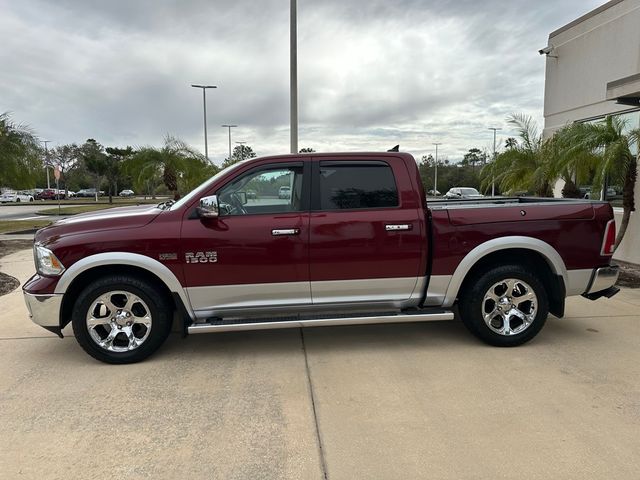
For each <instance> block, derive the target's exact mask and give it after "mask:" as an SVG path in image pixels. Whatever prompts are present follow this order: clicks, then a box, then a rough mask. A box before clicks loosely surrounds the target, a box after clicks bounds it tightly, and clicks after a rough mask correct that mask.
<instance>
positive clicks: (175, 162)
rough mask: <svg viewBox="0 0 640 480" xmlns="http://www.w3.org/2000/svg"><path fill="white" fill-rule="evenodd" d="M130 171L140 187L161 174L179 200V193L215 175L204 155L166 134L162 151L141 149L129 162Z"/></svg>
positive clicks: (160, 149)
mask: <svg viewBox="0 0 640 480" xmlns="http://www.w3.org/2000/svg"><path fill="white" fill-rule="evenodd" d="M126 170H127V172H128V173H129V174H130V175H131V176H132V177H134V181H135V182H136V184H137V185H144V184H145V180H146V179H148V178H154V177H157V176H158V175H160V176H161V177H162V182H163V183H164V185H165V186H166V187H167V189H168V190H169V191H170V192H172V193H173V197H174V200H178V199H179V198H180V193H179V191H180V190H182V191H189V190H192V189H193V188H194V187H196V186H197V185H198V184H199V183H202V182H203V181H204V180H206V179H207V178H209V177H210V176H212V175H214V174H215V173H216V171H217V169H216V167H215V166H214V165H211V164H209V163H208V162H207V160H206V158H205V157H204V155H202V154H201V153H198V152H196V151H195V150H194V149H192V148H191V147H190V146H188V145H187V144H186V143H185V142H183V141H182V140H180V139H178V138H176V137H173V136H171V135H167V136H166V137H165V138H164V145H163V146H162V147H161V148H156V147H150V146H148V147H142V148H140V149H138V151H137V152H136V153H135V154H134V155H133V156H132V157H131V159H130V160H128V161H127V165H126Z"/></svg>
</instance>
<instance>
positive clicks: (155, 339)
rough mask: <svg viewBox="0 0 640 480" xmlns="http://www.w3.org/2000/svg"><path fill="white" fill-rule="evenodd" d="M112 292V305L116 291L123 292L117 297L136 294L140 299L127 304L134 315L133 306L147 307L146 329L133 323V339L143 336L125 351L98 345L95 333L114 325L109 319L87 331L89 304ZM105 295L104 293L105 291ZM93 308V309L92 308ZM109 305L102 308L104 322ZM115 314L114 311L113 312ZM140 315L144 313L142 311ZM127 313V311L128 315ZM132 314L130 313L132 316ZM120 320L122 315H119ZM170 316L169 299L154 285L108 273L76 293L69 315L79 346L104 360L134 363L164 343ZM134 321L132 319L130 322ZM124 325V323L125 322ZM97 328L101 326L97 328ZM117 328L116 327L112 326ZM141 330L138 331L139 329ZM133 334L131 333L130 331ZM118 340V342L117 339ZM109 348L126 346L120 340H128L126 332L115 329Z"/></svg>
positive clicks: (138, 307)
mask: <svg viewBox="0 0 640 480" xmlns="http://www.w3.org/2000/svg"><path fill="white" fill-rule="evenodd" d="M110 292H111V293H112V294H113V295H112V296H111V297H110V299H111V300H113V301H114V303H113V306H116V307H119V306H120V305H117V302H119V301H120V300H119V299H118V298H117V297H118V295H121V294H120V293H119V292H123V295H121V298H124V299H125V300H126V298H127V297H126V296H125V295H126V294H129V295H131V297H130V298H133V296H135V297H138V299H139V300H141V301H140V302H134V306H132V307H131V312H132V314H133V315H134V316H135V312H134V308H136V309H138V310H140V309H142V310H141V311H142V312H144V311H146V310H147V309H148V314H150V321H149V323H150V326H149V327H148V329H149V330H148V332H147V331H146V328H147V327H146V326H144V325H141V324H140V325H137V327H139V328H137V331H138V333H136V334H135V335H136V340H138V338H137V336H138V335H139V336H140V337H142V336H144V335H145V334H146V337H145V338H144V339H143V340H142V342H141V344H140V345H139V346H136V347H134V348H133V349H132V350H127V351H110V350H108V349H107V348H106V347H101V346H100V345H98V343H97V340H96V339H95V336H98V338H99V337H100V334H101V333H104V334H105V336H108V334H109V333H110V332H111V329H112V328H113V326H112V325H116V324H114V323H113V322H112V323H111V324H110V325H107V327H108V328H109V329H108V330H107V329H106V327H103V326H102V325H101V326H99V327H97V328H94V329H92V332H93V333H90V332H89V327H88V325H87V315H88V313H89V310H90V309H91V308H92V306H94V305H95V302H98V299H99V298H100V297H101V296H103V295H105V294H108V293H110ZM107 296H108V295H107ZM101 308H102V307H100V306H94V309H93V312H94V313H93V314H92V315H95V312H99V311H100V310H101ZM96 309H97V310H96ZM109 311H110V309H109V308H108V307H105V308H104V309H103V310H102V312H104V315H105V316H104V317H103V318H104V320H105V322H109V321H110V318H109V317H111V316H112V313H106V312H109ZM121 311H122V312H124V311H125V310H118V312H121ZM114 315H115V313H114ZM142 315H144V313H142ZM128 316H130V315H128ZM132 318H133V317H132ZM121 320H122V321H123V322H124V320H126V319H121ZM172 320H173V309H172V307H171V304H170V302H169V301H168V299H167V298H166V295H165V294H164V293H163V292H162V291H161V290H159V289H158V288H157V287H156V286H155V285H151V284H149V283H148V282H145V281H143V280H141V279H139V278H137V277H135V276H130V275H108V276H105V277H102V278H100V279H98V280H96V281H94V282H93V283H91V284H89V286H88V287H86V288H85V289H84V290H83V291H82V292H81V293H80V295H78V298H77V300H76V302H75V304H74V306H73V310H72V318H71V322H72V325H73V332H74V334H75V337H76V340H77V341H78V343H79V344H80V346H81V347H82V348H83V349H84V351H85V352H87V353H88V354H89V355H91V356H92V357H93V358H95V359H97V360H100V361H101V362H105V363H112V364H125V363H135V362H139V361H141V360H144V359H145V358H147V357H149V356H150V355H151V354H153V353H154V352H155V351H156V350H158V348H160V346H161V345H162V344H163V343H164V341H165V340H166V339H167V337H168V336H169V333H170V332H171V324H172ZM134 323H135V322H134ZM127 325H128V324H127ZM122 328H123V329H126V328H129V327H127V326H125V325H123V326H122ZM130 328H131V330H133V329H134V326H132V327H130ZM98 329H101V330H98ZM113 331H114V332H117V331H116V330H113ZM140 332H142V333H140ZM132 334H133V333H132ZM123 335H124V337H123ZM118 342H119V343H120V346H119V345H117V343H118ZM111 344H112V347H111V348H114V347H115V348H126V346H123V345H122V344H129V345H130V343H129V340H128V337H127V335H126V333H124V331H123V332H117V334H116V336H115V338H114V339H113V340H112V342H111Z"/></svg>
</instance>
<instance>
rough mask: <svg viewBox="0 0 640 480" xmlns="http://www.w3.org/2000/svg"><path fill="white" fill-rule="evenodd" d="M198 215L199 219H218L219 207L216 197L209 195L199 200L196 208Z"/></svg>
mask: <svg viewBox="0 0 640 480" xmlns="http://www.w3.org/2000/svg"><path fill="white" fill-rule="evenodd" d="M197 210H198V215H199V216H200V217H201V218H218V216H219V215H220V205H219V204H218V196H217V195H211V196H209V197H203V198H201V199H200V205H199V206H198V209H197Z"/></svg>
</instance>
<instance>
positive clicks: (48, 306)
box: [23, 291, 62, 331]
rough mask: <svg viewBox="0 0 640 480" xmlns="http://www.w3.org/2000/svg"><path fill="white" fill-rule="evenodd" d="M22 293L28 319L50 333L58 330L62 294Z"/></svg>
mask: <svg viewBox="0 0 640 480" xmlns="http://www.w3.org/2000/svg"><path fill="white" fill-rule="evenodd" d="M23 293H24V302H25V303H26V304H27V309H28V310H29V317H31V320H32V321H33V322H34V323H36V324H38V325H40V326H41V327H44V328H46V329H47V330H50V331H53V330H51V329H52V328H56V329H60V307H61V306H62V294H55V293H52V294H46V295H34V294H32V293H28V292H25V291H23Z"/></svg>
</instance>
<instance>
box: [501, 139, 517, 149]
mask: <svg viewBox="0 0 640 480" xmlns="http://www.w3.org/2000/svg"><path fill="white" fill-rule="evenodd" d="M504 146H505V147H506V148H508V149H511V148H516V147H517V146H518V140H516V139H515V138H513V137H509V138H507V139H506V140H505V141H504Z"/></svg>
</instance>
